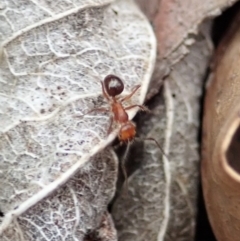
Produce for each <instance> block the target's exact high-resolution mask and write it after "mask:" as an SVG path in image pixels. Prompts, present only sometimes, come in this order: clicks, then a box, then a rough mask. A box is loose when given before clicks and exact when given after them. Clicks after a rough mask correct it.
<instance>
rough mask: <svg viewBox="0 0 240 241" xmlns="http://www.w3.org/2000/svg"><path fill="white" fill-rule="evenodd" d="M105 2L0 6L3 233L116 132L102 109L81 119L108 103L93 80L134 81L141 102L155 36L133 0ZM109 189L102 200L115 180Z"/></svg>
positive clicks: (0, 204) (0, 199)
mask: <svg viewBox="0 0 240 241" xmlns="http://www.w3.org/2000/svg"><path fill="white" fill-rule="evenodd" d="M111 2H112V1H110V0H109V1H106V0H105V1H104V0H89V1H88V0H87V1H80V0H79V1H78V0H75V1H74V0H73V1H43V0H42V1H40V0H39V1H17V2H15V1H4V2H1V5H0V41H1V43H0V46H1V53H2V54H1V62H0V63H1V68H0V183H1V185H0V210H1V211H2V212H3V213H4V218H3V220H2V224H1V226H0V233H1V232H2V231H4V230H5V229H7V228H8V225H11V227H15V228H14V230H18V228H17V227H18V226H19V225H21V223H20V224H18V222H17V224H16V223H15V221H16V220H18V218H17V217H18V216H20V215H21V214H23V213H24V212H26V215H27V213H28V212H31V211H30V210H31V209H30V210H29V211H28V209H29V208H31V207H32V206H33V205H36V207H38V205H41V204H38V203H39V202H41V200H42V199H44V198H46V197H47V196H49V195H53V194H52V193H53V192H54V193H55V192H57V191H58V188H59V187H60V186H61V185H63V184H64V183H66V182H67V181H68V180H69V179H70V178H71V177H72V178H73V176H74V174H76V172H77V171H78V170H79V168H82V167H83V164H85V163H86V162H87V161H88V160H89V158H90V157H92V156H93V155H94V154H96V153H98V152H99V151H100V150H102V149H103V148H104V147H106V146H107V145H108V144H109V143H110V142H111V141H112V140H113V139H114V138H115V137H116V134H117V127H116V128H115V131H113V133H111V134H110V135H109V136H108V135H107V129H108V125H109V114H108V113H98V114H95V113H93V114H88V115H86V116H84V118H79V115H83V114H84V113H87V112H88V111H89V110H91V109H93V108H96V107H99V106H101V107H102V106H107V107H108V105H107V103H106V101H105V100H104V99H103V97H102V93H101V85H100V80H102V79H103V78H104V77H105V76H106V75H108V74H115V75H118V76H119V77H121V78H122V79H123V80H124V83H125V87H126V88H125V92H124V93H125V94H126V93H128V92H129V91H130V90H131V89H132V88H133V87H134V86H135V85H136V84H141V89H140V91H139V93H138V94H137V95H136V97H135V98H134V99H133V102H134V103H138V104H139V103H142V102H143V100H144V97H145V94H146V91H147V87H148V83H149V80H150V76H151V74H152V69H153V66H154V62H155V53H156V41H155V37H154V35H153V32H152V29H151V27H150V26H149V24H148V22H147V20H146V19H145V17H144V16H143V15H142V13H141V12H140V11H139V9H138V8H137V7H136V6H135V5H134V3H133V2H132V1H125V0H122V1H117V2H116V3H113V4H112V5H109V3H111ZM15 14H16V15H15ZM19 18H21V21H19ZM135 112H136V110H133V111H131V112H130V113H129V114H130V117H131V118H132V117H133V115H134V114H135ZM89 171H90V169H89ZM76 175H78V174H76ZM114 175H116V172H115V174H114ZM109 178H110V177H109ZM111 178H112V180H113V179H114V178H113V177H111ZM114 180H115V179H114ZM86 182H87V181H86ZM69 190H70V189H69ZM99 190H101V189H99ZM107 190H110V191H109V196H108V198H107V200H108V201H109V200H110V197H112V195H113V192H114V184H113V182H111V187H109V189H106V191H107ZM91 192H93V193H94V190H91ZM56 195H57V194H56ZM68 195H70V194H68ZM75 195H76V194H75ZM101 198H102V199H104V200H105V198H104V196H102V197H100V199H101ZM49 202H50V201H49ZM103 203H104V204H103V207H102V208H100V210H102V211H103V210H104V209H106V205H107V202H106V201H104V202H103ZM100 204H101V203H100ZM59 205H60V204H59ZM99 212H100V211H99ZM100 213H101V212H100ZM22 220H23V219H22ZM12 221H14V222H13V223H11V222H12ZM95 221H96V222H97V220H96V219H95ZM31 222H33V223H34V221H31ZM8 231H9V229H8ZM18 231H19V230H18ZM18 231H16V232H18ZM16 232H15V233H14V234H16ZM21 235H23V236H24V235H25V234H24V233H23V234H22V233H21ZM43 235H44V234H43ZM29 237H30V236H29ZM29 240H31V239H30V238H29ZM49 240H51V239H50V238H49ZM79 240H81V238H79Z"/></svg>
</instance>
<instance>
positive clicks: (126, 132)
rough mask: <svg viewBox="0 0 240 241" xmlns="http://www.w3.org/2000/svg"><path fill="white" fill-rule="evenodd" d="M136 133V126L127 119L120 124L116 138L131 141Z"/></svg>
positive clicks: (121, 140)
mask: <svg viewBox="0 0 240 241" xmlns="http://www.w3.org/2000/svg"><path fill="white" fill-rule="evenodd" d="M135 135H136V126H135V125H134V123H133V122H132V121H128V122H127V123H126V124H124V125H122V127H121V129H120V131H119V134H118V138H119V140H120V142H128V141H132V140H133V139H134V138H135Z"/></svg>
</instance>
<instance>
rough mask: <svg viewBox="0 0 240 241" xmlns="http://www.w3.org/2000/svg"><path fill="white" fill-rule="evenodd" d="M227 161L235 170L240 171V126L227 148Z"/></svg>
mask: <svg viewBox="0 0 240 241" xmlns="http://www.w3.org/2000/svg"><path fill="white" fill-rule="evenodd" d="M227 161H228V163H229V165H230V166H231V167H232V168H233V169H234V171H236V172H238V173H240V126H239V127H238V129H237V130H236V132H235V133H234V135H233V138H232V141H231V143H230V145H229V148H228V150H227Z"/></svg>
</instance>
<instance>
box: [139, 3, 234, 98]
mask: <svg viewBox="0 0 240 241" xmlns="http://www.w3.org/2000/svg"><path fill="white" fill-rule="evenodd" d="M137 1H138V2H139V4H140V6H141V8H142V9H143V10H144V12H145V13H146V14H147V16H148V17H149V19H150V21H151V23H152V25H153V28H154V30H155V33H156V37H157V40H158V57H157V59H158V61H157V64H156V68H155V71H154V75H153V78H152V81H151V85H150V90H149V92H148V99H149V98H150V97H152V96H153V95H155V94H156V93H157V91H158V90H159V87H160V86H161V85H162V80H163V79H165V77H166V76H168V75H169V73H170V72H171V70H172V68H174V65H175V64H177V63H178V62H179V61H181V60H182V58H184V56H185V55H187V54H188V53H189V48H190V46H192V45H193V44H194V42H195V40H196V38H195V36H196V35H198V32H199V27H200V26H201V24H202V23H203V22H204V21H205V20H206V19H212V18H214V17H216V16H218V15H220V14H221V13H222V11H223V10H224V9H225V8H227V7H230V6H231V5H233V4H234V3H235V2H237V0H205V1H204V4H203V3H202V1H199V0H184V1H182V0H161V1H160V0H152V1H151V4H149V3H148V1H145V0H137ZM207 44H210V45H211V42H208V43H207Z"/></svg>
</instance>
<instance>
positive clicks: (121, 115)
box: [101, 75, 165, 180]
mask: <svg viewBox="0 0 240 241" xmlns="http://www.w3.org/2000/svg"><path fill="white" fill-rule="evenodd" d="M101 85H102V93H103V96H104V97H105V98H106V100H107V101H108V102H109V104H110V106H111V113H112V117H111V124H110V127H109V130H108V134H109V133H110V132H111V129H112V124H113V122H116V123H118V124H120V130H119V132H118V138H119V141H120V143H128V142H131V141H132V140H134V139H136V125H135V124H134V123H133V122H132V121H131V120H129V117H128V113H127V110H130V109H132V108H135V107H139V108H140V109H141V110H143V111H148V109H147V108H146V107H145V106H143V105H130V106H128V107H124V106H123V102H124V101H127V100H130V99H131V97H132V96H133V95H134V94H135V93H136V92H137V90H138V89H139V88H140V85H137V86H135V87H134V89H133V90H132V92H131V93H130V94H129V95H127V96H125V97H120V96H119V95H120V94H121V93H122V92H123V90H124V84H123V82H122V80H121V79H120V78H119V77H117V76H115V75H108V76H106V77H105V78H104V80H103V82H102V81H101ZM102 110H103V109H102ZM104 110H106V109H104ZM145 140H151V141H154V142H155V143H156V145H157V146H158V147H159V149H160V150H161V152H162V153H163V154H164V151H163V150H162V148H161V146H160V145H159V144H158V142H157V141H156V140H155V139H154V138H145ZM128 148H129V146H128ZM128 148H127V151H126V153H125V154H126V155H127V152H128V150H129V149H128ZM126 155H125V157H124V159H125V158H126ZM164 155H165V154H164ZM124 159H123V160H124ZM122 170H123V174H124V176H125V179H126V180H127V174H126V171H125V168H124V161H122Z"/></svg>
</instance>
